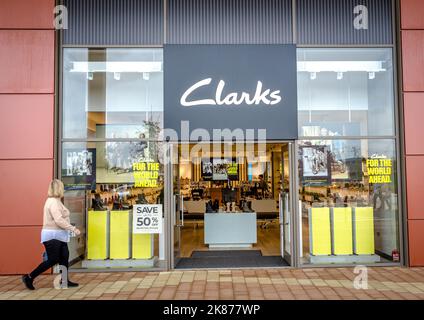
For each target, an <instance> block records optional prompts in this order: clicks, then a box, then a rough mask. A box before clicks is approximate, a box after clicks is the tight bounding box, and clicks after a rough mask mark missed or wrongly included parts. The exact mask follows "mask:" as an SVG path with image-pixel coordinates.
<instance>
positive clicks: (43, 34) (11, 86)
mask: <svg viewBox="0 0 424 320" xmlns="http://www.w3.org/2000/svg"><path fill="white" fill-rule="evenodd" d="M54 52H55V39H54V31H52V30H0V70H1V77H0V93H54V59H55V57H54Z"/></svg>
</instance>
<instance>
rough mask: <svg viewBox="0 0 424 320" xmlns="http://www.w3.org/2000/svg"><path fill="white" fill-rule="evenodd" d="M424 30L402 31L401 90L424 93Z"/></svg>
mask: <svg viewBox="0 0 424 320" xmlns="http://www.w3.org/2000/svg"><path fill="white" fill-rule="evenodd" d="M423 52H424V30H423V31H420V30H418V31H417V30H414V31H412V30H411V31H402V59H403V89H404V91H424V54H423Z"/></svg>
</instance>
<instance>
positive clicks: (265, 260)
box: [174, 143, 289, 268]
mask: <svg viewBox="0 0 424 320" xmlns="http://www.w3.org/2000/svg"><path fill="white" fill-rule="evenodd" d="M179 155H180V157H179V159H180V160H179V164H178V166H177V168H176V169H175V170H176V171H177V172H176V173H175V176H174V178H175V180H174V193H175V194H178V195H179V199H178V200H179V202H180V204H182V206H181V207H182V208H183V215H184V217H183V223H182V227H181V229H180V230H179V231H180V239H176V241H179V242H180V244H179V249H180V250H179V252H180V254H179V257H178V258H179V262H178V263H177V264H176V267H177V268H196V267H202V266H205V267H206V266H209V267H214V266H215V267H219V266H220V267H222V266H228V267H231V266H251V265H252V266H284V265H287V262H286V261H285V260H284V258H283V257H282V256H283V254H282V243H281V235H282V233H281V225H280V224H281V221H280V211H279V205H280V194H283V193H288V192H289V155H288V144H278V143H267V144H262V145H260V144H251V145H250V146H249V145H248V144H239V145H238V144H228V145H225V144H187V145H180V148H179ZM177 177H178V178H177ZM181 214H182V212H181V210H179V211H178V212H177V215H180V217H181ZM177 234H178V233H177ZM177 236H178V235H176V237H177ZM249 251H250V252H249ZM208 252H209V253H208Z"/></svg>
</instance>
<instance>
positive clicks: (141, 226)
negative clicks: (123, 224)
mask: <svg viewBox="0 0 424 320" xmlns="http://www.w3.org/2000/svg"><path fill="white" fill-rule="evenodd" d="M162 213H163V208H162V205H161V204H136V205H134V207H133V233H147V234H153V233H162V229H163V219H162Z"/></svg>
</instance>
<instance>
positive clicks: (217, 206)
mask: <svg viewBox="0 0 424 320" xmlns="http://www.w3.org/2000/svg"><path fill="white" fill-rule="evenodd" d="M212 208H213V209H214V210H215V211H216V212H218V210H219V200H218V199H215V201H214V202H213V205H212Z"/></svg>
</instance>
